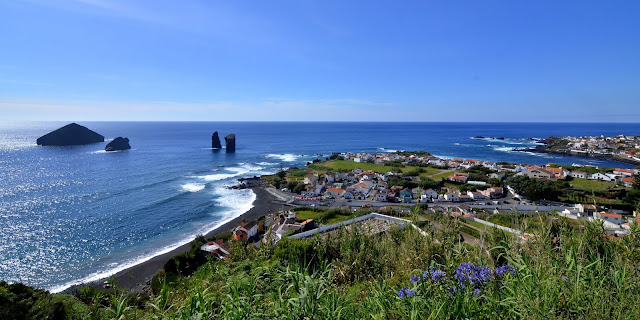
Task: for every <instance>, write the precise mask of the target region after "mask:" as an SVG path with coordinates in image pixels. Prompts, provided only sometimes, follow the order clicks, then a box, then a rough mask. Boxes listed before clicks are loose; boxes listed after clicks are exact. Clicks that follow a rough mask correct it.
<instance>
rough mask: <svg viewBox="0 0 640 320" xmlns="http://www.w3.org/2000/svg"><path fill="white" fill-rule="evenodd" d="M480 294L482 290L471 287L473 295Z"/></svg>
mask: <svg viewBox="0 0 640 320" xmlns="http://www.w3.org/2000/svg"><path fill="white" fill-rule="evenodd" d="M480 294H482V291H481V290H480V289H478V288H475V289H473V295H474V296H479V295H480Z"/></svg>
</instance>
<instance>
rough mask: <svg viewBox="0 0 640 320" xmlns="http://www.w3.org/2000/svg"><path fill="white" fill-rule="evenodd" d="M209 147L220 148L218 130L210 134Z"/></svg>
mask: <svg viewBox="0 0 640 320" xmlns="http://www.w3.org/2000/svg"><path fill="white" fill-rule="evenodd" d="M211 148H213V149H222V145H221V144H220V137H218V131H216V132H214V133H213V135H212V136H211Z"/></svg>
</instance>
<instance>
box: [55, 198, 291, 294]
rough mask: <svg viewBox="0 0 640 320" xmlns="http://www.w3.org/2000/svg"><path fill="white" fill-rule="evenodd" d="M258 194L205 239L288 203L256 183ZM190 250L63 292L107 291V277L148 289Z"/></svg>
mask: <svg viewBox="0 0 640 320" xmlns="http://www.w3.org/2000/svg"><path fill="white" fill-rule="evenodd" d="M249 189H251V190H252V191H253V192H254V193H255V195H256V199H255V200H254V201H253V203H252V205H253V207H252V208H251V209H249V210H248V211H247V212H245V213H243V214H241V215H239V216H237V217H235V218H233V219H232V220H230V221H228V222H226V223H224V224H223V225H221V226H219V227H217V228H215V229H213V230H211V231H209V232H208V233H207V234H205V235H204V237H205V238H209V237H212V236H214V235H216V234H218V233H220V232H225V231H231V230H233V228H235V227H236V226H238V225H239V224H240V221H241V220H242V219H245V220H257V219H258V218H260V217H262V216H264V215H266V214H268V213H269V212H270V211H271V212H278V211H280V210H282V209H283V208H284V207H287V206H288V205H287V204H282V203H279V202H275V201H280V199H278V198H277V197H276V196H275V195H274V194H273V193H271V192H269V190H267V189H269V188H268V187H263V186H254V187H251V188H249ZM189 249H190V245H189V243H186V244H184V245H182V246H180V247H178V248H175V249H173V250H171V251H169V252H167V253H163V254H161V255H158V256H155V257H153V258H151V259H149V260H147V261H144V262H141V263H139V264H136V265H134V266H131V267H129V268H127V269H125V270H122V271H120V272H117V273H115V274H114V275H112V276H109V277H105V278H103V279H100V280H96V281H91V282H87V283H81V284H77V285H73V286H71V287H69V288H67V289H65V290H62V291H60V292H59V293H60V294H74V293H76V292H77V291H78V290H79V289H81V288H84V287H85V286H89V287H92V288H94V289H99V290H105V289H104V288H103V287H102V285H103V283H104V281H105V280H107V279H109V278H111V277H113V280H114V284H115V285H117V286H118V287H119V288H120V289H124V290H127V292H130V293H139V292H145V291H147V290H148V289H149V286H150V284H151V279H152V278H153V276H154V275H155V274H156V273H158V271H160V270H161V269H162V267H163V266H164V265H165V263H167V261H169V259H170V258H171V257H173V256H175V255H177V254H180V253H182V252H185V251H188V250H189Z"/></svg>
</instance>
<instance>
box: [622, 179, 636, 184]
mask: <svg viewBox="0 0 640 320" xmlns="http://www.w3.org/2000/svg"><path fill="white" fill-rule="evenodd" d="M622 182H631V183H635V182H636V179H634V178H622Z"/></svg>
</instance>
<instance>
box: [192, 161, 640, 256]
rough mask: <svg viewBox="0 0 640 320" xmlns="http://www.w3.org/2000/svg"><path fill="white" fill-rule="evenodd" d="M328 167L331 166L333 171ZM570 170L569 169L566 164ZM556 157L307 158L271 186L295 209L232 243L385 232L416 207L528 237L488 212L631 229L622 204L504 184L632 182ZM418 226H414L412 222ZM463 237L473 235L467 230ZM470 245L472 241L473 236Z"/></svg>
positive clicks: (248, 224)
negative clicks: (326, 215)
mask: <svg viewBox="0 0 640 320" xmlns="http://www.w3.org/2000/svg"><path fill="white" fill-rule="evenodd" d="M332 167H334V168H336V169H332ZM567 167H568V168H570V169H568V168H567ZM567 167H563V166H560V165H556V164H553V163H549V164H547V165H526V164H510V163H496V162H487V161H481V160H474V159H462V158H451V159H448V158H440V157H435V156H432V155H429V154H427V153H424V152H422V153H407V152H401V153H399V152H396V153H345V154H334V155H332V157H330V158H329V159H327V161H324V162H323V161H319V162H318V161H316V162H314V163H309V165H308V166H307V167H306V168H304V169H293V170H289V173H288V174H287V181H288V182H289V183H288V185H289V186H291V185H294V186H295V187H294V188H295V189H297V190H298V192H299V193H294V192H292V191H293V190H289V189H288V188H287V187H284V188H281V189H279V190H275V189H274V190H273V192H277V193H278V194H280V195H281V196H283V197H284V198H287V199H289V200H288V201H286V203H287V205H289V206H291V207H292V209H288V210H282V211H280V212H270V213H268V214H266V215H265V216H264V217H263V218H261V219H259V220H258V221H244V220H243V221H242V222H241V224H240V225H239V226H237V227H236V228H235V229H234V230H233V241H248V242H251V243H254V245H255V246H256V248H258V247H259V246H261V245H274V244H276V243H278V242H279V241H280V240H282V239H283V238H284V237H294V238H297V239H299V238H304V237H309V236H313V235H315V234H323V233H326V232H331V231H332V230H335V229H337V228H340V227H344V226H349V225H351V227H357V228H360V229H362V230H368V231H367V232H373V231H371V230H375V233H379V232H385V231H387V230H388V229H389V228H390V227H392V226H398V225H400V226H404V225H412V223H411V221H409V220H406V219H404V218H403V217H407V216H409V215H410V212H411V209H412V208H413V207H414V206H416V205H421V208H424V209H426V210H427V211H428V212H430V213H431V214H441V215H446V216H449V217H453V218H457V219H460V220H461V223H464V224H466V225H467V226H468V227H469V228H471V229H472V230H475V231H478V232H479V231H482V230H486V228H498V229H501V230H503V231H506V232H510V233H513V234H516V235H518V236H520V237H522V238H523V239H525V238H526V237H527V235H530V234H528V233H525V232H522V231H520V230H517V229H514V228H512V227H509V226H505V225H501V224H499V223H493V222H490V221H489V220H491V218H490V217H491V216H492V215H497V216H499V215H501V214H507V213H527V212H529V213H535V214H539V213H541V212H548V213H552V214H553V215H554V216H557V217H562V218H565V219H571V220H575V221H581V220H584V221H593V220H598V221H601V222H602V224H603V227H604V228H605V230H606V231H607V233H608V234H610V235H611V236H612V237H620V236H624V235H625V234H628V233H629V230H630V228H631V224H634V223H635V224H638V223H640V215H638V212H637V210H633V211H628V210H620V209H616V208H613V207H607V206H606V205H604V204H601V203H595V199H594V202H591V201H584V202H581V203H568V202H560V201H547V200H543V199H541V200H538V201H531V200H529V199H526V198H525V197H524V196H522V195H520V194H518V193H517V192H516V191H515V190H514V188H512V187H511V186H510V185H509V184H508V183H507V181H508V178H509V177H520V176H521V177H528V178H529V179H533V180H535V181H538V182H543V181H569V182H570V183H574V184H582V183H586V184H589V183H595V184H597V185H600V186H602V185H605V186H606V188H607V189H608V190H612V192H613V191H616V192H620V191H624V190H626V189H628V188H631V187H632V186H633V185H634V184H635V183H636V180H635V177H637V175H638V173H639V172H640V170H639V169H637V168H636V169H624V168H596V167H593V166H583V165H572V166H567ZM331 208H333V209H342V210H352V211H353V212H355V211H356V210H357V209H368V210H369V211H370V212H374V213H369V214H365V215H362V216H360V217H348V216H347V217H345V218H344V219H343V220H342V221H337V222H334V223H332V224H322V223H319V222H318V221H315V220H314V219H313V218H310V217H308V216H307V215H305V214H301V213H307V214H308V213H309V210H301V211H297V210H298V209H315V210H329V209H331ZM414 227H415V226H414ZM465 236H466V237H467V238H468V239H472V238H473V237H472V236H471V235H469V234H465ZM218 242H219V243H215V242H209V243H208V244H205V245H203V246H202V248H201V249H202V250H203V251H205V252H207V253H208V254H210V255H212V256H214V257H217V258H220V259H226V256H228V254H229V249H228V248H229V246H228V244H227V245H226V246H224V245H223V243H222V242H220V240H218ZM470 242H472V243H473V241H470Z"/></svg>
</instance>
